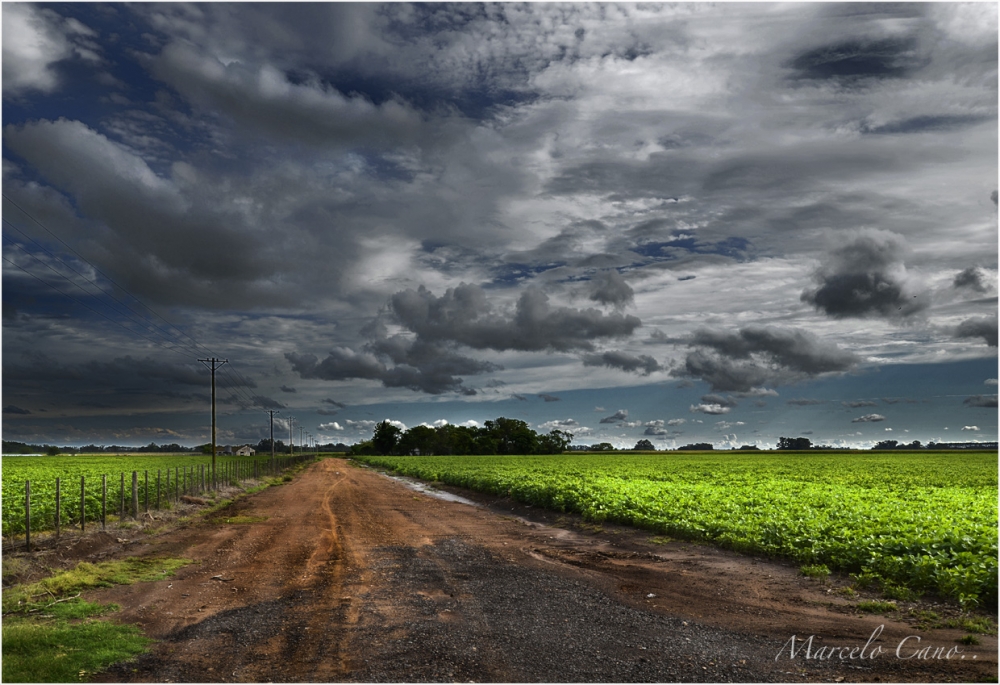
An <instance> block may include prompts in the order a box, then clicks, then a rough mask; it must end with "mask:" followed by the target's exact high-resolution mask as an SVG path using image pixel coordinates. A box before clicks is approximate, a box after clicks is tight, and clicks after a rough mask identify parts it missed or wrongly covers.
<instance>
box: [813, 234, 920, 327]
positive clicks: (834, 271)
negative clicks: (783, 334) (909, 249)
mask: <svg viewBox="0 0 1000 685" xmlns="http://www.w3.org/2000/svg"><path fill="white" fill-rule="evenodd" d="M905 254H906V244H905V242H904V240H903V238H902V236H899V235H896V234H894V233H889V232H886V231H878V230H869V231H858V232H856V233H855V235H854V238H853V239H852V240H851V241H850V242H848V243H847V244H846V245H844V246H843V247H839V248H837V249H835V250H833V252H831V253H830V255H829V256H828V257H827V258H826V259H825V260H824V262H823V266H822V267H820V269H819V270H818V271H817V272H816V275H815V279H816V281H817V283H818V284H819V285H818V287H817V288H815V289H811V290H808V289H807V290H805V291H803V293H802V296H801V300H802V301H803V302H808V303H809V304H812V305H813V306H815V307H816V308H817V309H818V310H820V311H823V312H825V313H826V314H828V315H830V316H833V317H835V318H845V317H864V316H880V317H886V318H900V317H907V316H912V315H913V314H917V313H918V312H921V311H923V310H924V309H926V308H927V306H928V304H929V303H928V301H927V299H926V296H925V295H924V294H922V293H915V292H913V291H912V289H911V288H910V286H909V285H908V283H907V278H906V268H905V267H904V265H903V257H904V255H905Z"/></svg>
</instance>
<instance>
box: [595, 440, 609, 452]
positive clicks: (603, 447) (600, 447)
mask: <svg viewBox="0 0 1000 685" xmlns="http://www.w3.org/2000/svg"><path fill="white" fill-rule="evenodd" d="M590 450H591V451H592V452H614V451H615V446H614V445H612V444H611V443H610V442H599V443H597V444H596V445H591V446H590Z"/></svg>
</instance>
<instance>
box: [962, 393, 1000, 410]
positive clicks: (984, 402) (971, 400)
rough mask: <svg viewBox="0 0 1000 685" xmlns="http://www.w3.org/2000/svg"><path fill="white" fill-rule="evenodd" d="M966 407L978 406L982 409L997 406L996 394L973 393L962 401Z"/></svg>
mask: <svg viewBox="0 0 1000 685" xmlns="http://www.w3.org/2000/svg"><path fill="white" fill-rule="evenodd" d="M962 404H964V405H965V406H967V407H979V408H982V409H996V408H997V396H996V395H973V396H972V397H967V398H965V400H963V401H962Z"/></svg>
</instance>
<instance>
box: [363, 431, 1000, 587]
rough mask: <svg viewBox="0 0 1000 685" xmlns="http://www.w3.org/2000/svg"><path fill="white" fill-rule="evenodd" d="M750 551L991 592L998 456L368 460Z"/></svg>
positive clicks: (890, 578) (897, 580)
mask: <svg viewBox="0 0 1000 685" xmlns="http://www.w3.org/2000/svg"><path fill="white" fill-rule="evenodd" d="M363 461H365V462H367V463H369V464H372V465H377V466H382V467H386V468H389V469H393V470H395V471H396V472H398V473H400V474H403V475H407V476H413V477H416V478H421V479H424V480H429V481H440V482H442V483H447V484H450V485H456V486H461V487H466V488H470V489H473V490H478V491H481V492H487V493H492V494H496V495H507V496H510V497H512V498H514V499H516V500H518V501H521V502H525V503H528V504H532V505H536V506H541V507H546V508H549V509H554V510H556V511H563V512H574V513H577V514H581V515H582V516H583V517H584V518H586V519H588V520H591V521H611V522H616V523H623V524H628V525H633V526H637V527H641V528H645V529H648V530H650V531H653V532H656V533H658V534H664V535H669V536H673V537H677V538H683V539H688V540H703V541H709V542H712V543H715V544H718V545H721V546H723V547H727V548H730V549H734V550H738V551H741V552H749V553H763V554H767V555H772V556H777V557H783V558H788V559H793V560H796V561H798V562H801V563H803V564H825V565H826V566H828V567H829V568H830V569H833V570H840V571H846V572H851V573H854V574H856V575H858V576H860V577H861V579H862V580H874V581H878V582H881V583H882V584H883V587H893V586H895V587H903V588H906V589H908V590H911V591H914V592H918V593H924V592H937V593H939V594H941V595H944V596H947V597H953V598H955V599H958V600H959V601H960V602H961V603H962V604H963V605H964V606H974V605H976V604H980V603H981V604H983V605H984V606H986V605H990V604H992V605H993V606H995V605H996V601H997V455H996V454H995V453H983V452H969V451H952V452H936V451H935V452H930V451H929V452H900V453H897V452H888V453H882V452H867V453H844V452H840V453H836V452H826V453H823V452H802V453H789V452H778V453H766V452H765V453H750V454H748V453H745V452H744V453H682V452H669V453H660V454H599V455H594V454H588V455H558V456H503V457H497V456H463V457H454V456H449V457H364V458H363Z"/></svg>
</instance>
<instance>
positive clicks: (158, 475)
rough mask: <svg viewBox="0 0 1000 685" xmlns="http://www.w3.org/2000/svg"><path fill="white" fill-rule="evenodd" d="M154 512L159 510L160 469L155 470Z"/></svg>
mask: <svg viewBox="0 0 1000 685" xmlns="http://www.w3.org/2000/svg"><path fill="white" fill-rule="evenodd" d="M156 510H157V511H159V510H160V469H156Z"/></svg>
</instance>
